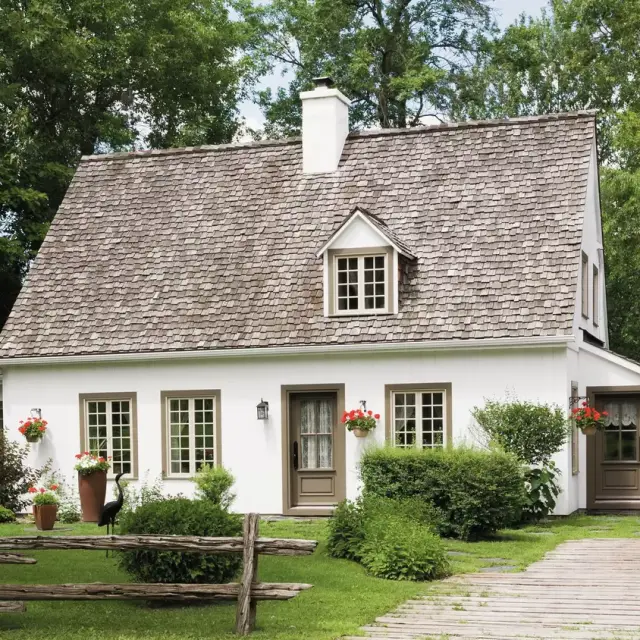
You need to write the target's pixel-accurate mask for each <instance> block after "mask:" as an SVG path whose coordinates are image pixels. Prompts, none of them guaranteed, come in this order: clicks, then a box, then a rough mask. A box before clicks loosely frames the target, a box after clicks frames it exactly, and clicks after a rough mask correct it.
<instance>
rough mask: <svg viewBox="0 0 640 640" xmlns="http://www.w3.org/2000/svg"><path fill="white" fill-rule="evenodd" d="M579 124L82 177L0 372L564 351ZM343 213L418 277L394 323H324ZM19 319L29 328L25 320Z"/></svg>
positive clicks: (122, 158)
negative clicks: (330, 355) (334, 239)
mask: <svg viewBox="0 0 640 640" xmlns="http://www.w3.org/2000/svg"><path fill="white" fill-rule="evenodd" d="M593 142H594V117H593V114H588V113H580V114H564V115H558V116H544V117H538V118H522V119H514V120H511V121H494V122H484V123H466V124H459V125H443V126H435V127H425V128H419V129H410V130H403V131H398V130H394V131H377V132H375V131H374V132H365V133H359V134H354V135H351V136H349V138H348V139H347V142H346V144H345V147H344V151H343V154H342V159H341V162H340V167H339V170H338V171H336V172H335V173H332V174H324V175H304V174H303V173H302V153H301V151H302V150H301V144H300V141H299V140H289V141H282V142H267V143H251V144H247V145H237V146H234V145H225V146H220V147H208V148H200V149H197V148H196V149H183V150H173V151H172V150H168V151H157V152H145V153H135V154H113V155H103V156H94V157H90V158H86V159H84V160H83V161H82V162H81V163H80V166H79V168H78V171H77V173H76V175H75V178H74V180H73V182H72V184H71V187H70V188H69V191H68V193H67V196H66V198H65V200H64V202H63V204H62V206H61V208H60V210H59V212H58V214H57V216H56V219H55V221H54V223H53V225H52V226H51V229H50V231H49V234H48V236H47V238H46V240H45V242H44V244H43V246H42V249H41V250H40V253H39V255H38V258H37V260H36V261H35V264H34V266H33V268H32V269H31V272H30V274H29V277H28V280H27V283H26V286H25V287H24V289H23V291H22V293H21V294H20V297H19V299H18V302H17V303H16V305H15V308H14V310H13V313H12V314H11V317H10V319H9V320H8V322H7V324H6V326H5V328H4V331H3V333H2V335H1V337H0V357H22V356H36V355H45V356H46V355H71V354H91V353H118V352H122V353H125V352H126V353H128V352H151V351H169V350H185V349H189V350H192V349H212V348H221V349H222V348H224V349H232V348H238V347H269V346H283V345H301V344H305V345H312V344H313V345H322V344H337V343H340V344H346V343H356V342H371V343H375V342H384V341H418V340H437V339H456V338H458V339H465V338H494V337H511V336H549V335H558V334H570V333H571V332H572V321H573V314H574V304H575V295H576V291H577V276H578V265H579V262H580V255H579V254H580V240H581V233H582V218H583V208H584V204H585V199H586V186H587V177H588V170H589V162H590V151H591V148H592V144H593ZM356 206H360V207H363V208H364V209H366V210H368V211H369V212H370V213H371V214H373V215H374V216H376V217H377V218H378V219H379V220H381V221H383V222H384V223H385V224H388V227H389V229H393V232H394V234H395V236H396V237H397V238H398V240H399V241H400V242H402V243H404V245H405V246H406V247H408V248H410V250H411V252H412V253H413V254H414V255H415V256H416V257H417V259H416V260H415V261H413V262H409V261H403V269H404V273H403V278H402V282H401V284H400V285H399V296H400V313H399V314H398V315H397V316H369V317H362V316H358V317H340V318H324V317H323V292H322V260H321V259H319V258H316V256H315V253H316V251H317V250H318V248H319V247H321V246H322V245H323V244H324V243H325V242H326V241H327V239H328V238H329V237H330V236H331V234H332V233H333V232H334V231H335V230H336V229H337V228H338V227H339V225H340V224H341V223H342V222H343V221H344V219H345V217H346V216H347V215H348V214H349V212H350V211H351V210H352V209H353V208H354V207H356ZM34 307H37V312H36V311H32V309H34Z"/></svg>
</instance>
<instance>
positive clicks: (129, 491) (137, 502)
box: [113, 474, 165, 520]
mask: <svg viewBox="0 0 640 640" xmlns="http://www.w3.org/2000/svg"><path fill="white" fill-rule="evenodd" d="M120 486H121V487H122V494H123V497H124V501H123V503H122V509H121V510H120V516H119V519H120V520H122V519H123V518H125V517H126V516H127V515H128V514H129V513H131V512H132V511H135V510H136V509H138V508H140V507H141V506H142V505H145V504H149V503H151V502H160V501H161V500H164V499H165V496H164V493H163V490H164V486H163V483H162V478H159V477H158V478H156V479H155V480H153V481H150V480H149V476H148V474H146V475H145V479H144V480H143V481H142V482H141V483H140V484H138V485H136V484H132V483H131V481H130V480H120ZM113 497H114V498H117V497H118V487H117V486H116V485H115V484H114V485H113Z"/></svg>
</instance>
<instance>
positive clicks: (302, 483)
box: [289, 391, 345, 507]
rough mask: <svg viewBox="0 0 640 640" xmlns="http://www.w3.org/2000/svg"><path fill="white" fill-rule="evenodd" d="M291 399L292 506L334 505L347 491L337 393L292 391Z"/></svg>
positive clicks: (290, 464) (290, 454) (290, 465)
mask: <svg viewBox="0 0 640 640" xmlns="http://www.w3.org/2000/svg"><path fill="white" fill-rule="evenodd" d="M289 403H290V404H289V479H290V482H289V486H290V491H291V495H290V506H291V507H305V506H306V507H320V506H329V507H331V506H333V505H335V504H337V503H338V502H340V500H343V499H344V494H345V461H344V460H345V459H344V433H343V432H344V429H340V427H341V426H342V425H340V424H339V418H338V399H337V393H336V392H332V391H331V392H303V393H292V394H291V395H290V396H289Z"/></svg>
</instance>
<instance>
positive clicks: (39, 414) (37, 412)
mask: <svg viewBox="0 0 640 640" xmlns="http://www.w3.org/2000/svg"><path fill="white" fill-rule="evenodd" d="M31 417H32V418H34V419H35V418H37V419H38V420H41V419H42V409H31Z"/></svg>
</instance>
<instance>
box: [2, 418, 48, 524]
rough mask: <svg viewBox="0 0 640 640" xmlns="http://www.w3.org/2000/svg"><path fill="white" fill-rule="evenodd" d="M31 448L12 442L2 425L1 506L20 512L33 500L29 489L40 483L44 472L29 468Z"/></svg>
mask: <svg viewBox="0 0 640 640" xmlns="http://www.w3.org/2000/svg"><path fill="white" fill-rule="evenodd" d="M28 455H29V448H28V447H25V446H23V445H21V444H19V443H18V442H16V441H15V440H11V439H10V438H9V436H8V435H7V431H6V429H3V428H2V426H1V425H0V506H1V507H5V508H6V509H9V510H10V511H14V512H18V511H20V510H21V509H22V508H24V507H26V506H27V505H28V504H29V503H30V502H31V500H30V499H27V498H25V497H24V496H25V495H26V494H27V490H28V489H29V487H31V486H33V485H34V484H36V483H37V482H38V479H39V478H40V476H41V475H42V471H39V470H34V469H31V467H28V466H27V456H28Z"/></svg>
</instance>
